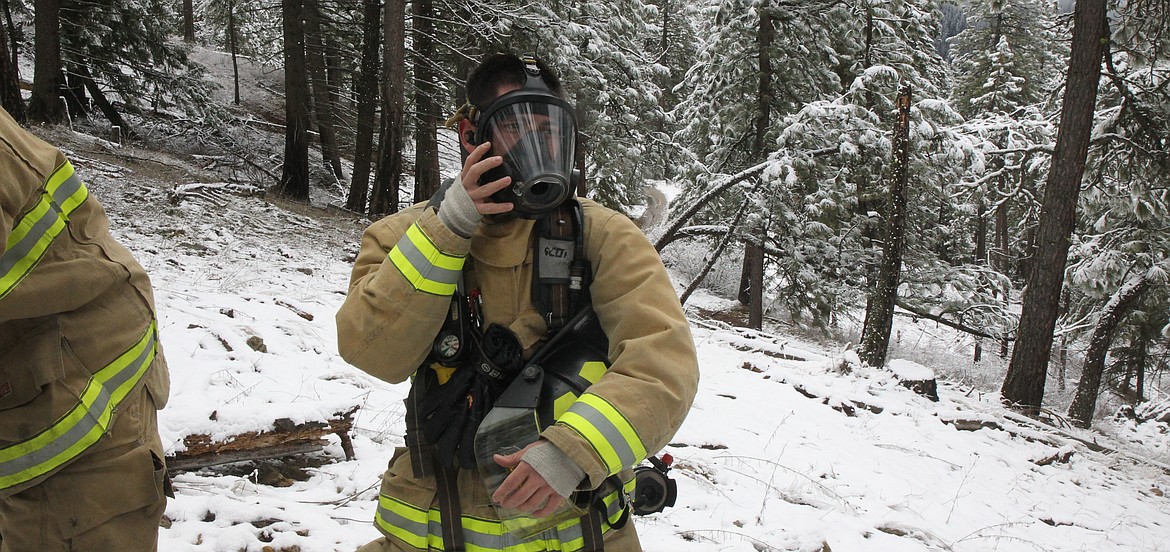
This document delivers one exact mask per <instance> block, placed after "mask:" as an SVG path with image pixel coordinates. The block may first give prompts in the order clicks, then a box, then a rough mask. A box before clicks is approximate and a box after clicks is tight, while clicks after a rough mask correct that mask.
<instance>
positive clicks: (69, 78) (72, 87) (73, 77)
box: [63, 63, 89, 121]
mask: <svg viewBox="0 0 1170 552" xmlns="http://www.w3.org/2000/svg"><path fill="white" fill-rule="evenodd" d="M81 67H82V65H81V64H76V63H70V64H69V70H68V71H66V72H65V88H64V94H63V96H64V97H65V109H66V110H67V111H68V112H69V119H70V120H72V121H78V120H80V119H84V118H86V117H88V116H89V97H88V96H86V94H85V89H86V86H85V79H84V78H82V76H81Z"/></svg>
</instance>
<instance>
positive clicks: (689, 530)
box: [57, 136, 1170, 552]
mask: <svg viewBox="0 0 1170 552" xmlns="http://www.w3.org/2000/svg"><path fill="white" fill-rule="evenodd" d="M57 138H61V139H69V140H73V139H74V138H76V137H75V136H74V137H71V136H57ZM70 148H72V149H70V154H71V155H72V157H73V160H74V164H75V165H76V166H77V168H78V171H79V174H81V175H83V177H84V178H86V180H87V181H88V184H89V186H90V188H91V190H92V191H93V193H94V194H95V196H97V197H98V198H99V199H100V200H101V201H103V202H104V203H105V205H106V207H107V210H108V211H109V213H110V215H111V218H112V219H113V221H114V227H115V229H114V232H115V234H116V235H117V236H118V237H119V238H120V239H121V240H122V241H123V242H124V243H125V244H126V245H127V246H128V247H129V248H130V249H131V250H132V251H133V252H134V253H135V254H136V255H137V257H138V259H139V260H140V262H142V264H143V265H144V266H145V267H146V268H147V270H148V272H149V273H150V274H151V277H152V279H153V282H154V285H155V289H156V298H157V302H158V314H159V319H160V329H161V339H162V343H163V346H164V348H165V349H164V350H165V354H166V355H167V358H168V361H169V363H170V367H171V374H172V380H173V391H172V398H171V402H170V404H169V405H168V407H167V408H166V409H165V410H164V411H162V413H161V415H160V423H161V426H162V427H161V432H162V435H163V440H164V443H166V444H167V446H168V447H171V450H178V449H177V448H176V447H181V446H182V445H181V441H182V438H183V437H184V436H185V435H188V434H193V433H207V434H211V435H213V436H215V437H220V438H222V437H226V436H228V435H231V434H234V433H239V432H242V431H257V430H264V429H269V428H270V427H271V423H272V420H273V419H275V418H282V417H287V418H291V419H293V420H294V421H300V420H307V419H313V418H320V417H323V416H324V417H327V416H328V415H330V414H331V413H333V412H337V411H340V410H344V409H347V408H349V407H351V406H359V407H360V409H359V410H358V412H357V417H356V428H355V430H354V432H353V440H354V446H355V451H356V459H355V460H352V461H345V460H344V455H343V454H342V451H341V447H340V445H339V444H338V443H333V445H331V446H330V447H329V449H328V451H327V452H328V454H329V458H328V460H329V462H328V463H326V464H324V465H322V466H320V467H317V468H309V469H308V473H309V475H310V477H309V478H308V479H307V480H305V481H293V482H291V483H292V484H291V485H289V486H286V487H276V486H270V485H266V484H261V483H258V482H257V480H258V478H259V475H258V474H242V475H240V474H236V475H226V474H223V473H216V472H211V471H208V472H203V473H197V474H192V473H186V474H181V475H178V476H177V477H176V479H175V487H176V491H177V493H178V494H177V497H176V498H175V499H174V500H172V501H171V502H170V504H169V506H168V509H167V514H166V515H167V518H168V520H169V526H168V527H166V528H164V529H162V530H161V532H160V546H159V549H160V550H162V551H164V552H169V551H224V552H235V551H244V550H247V551H261V550H269V549H271V550H274V551H279V550H286V551H292V550H299V551H301V552H309V551H334V550H337V551H349V550H353V549H354V548H356V547H357V546H359V545H360V544H363V543H365V542H367V541H368V540H370V539H372V538H374V537H375V536H376V535H377V533H376V531H375V530H374V529H373V527H372V525H371V524H370V520H371V519H372V516H373V512H374V508H375V500H376V497H377V486H378V478H379V476H380V474H381V472H382V470H383V469H384V468H385V464H386V461H387V460H388V459H389V458H390V455H391V454H392V452H393V449H394V447H395V446H398V445H400V444H401V443H402V431H403V424H402V414H403V410H402V403H401V401H402V398H403V396H404V395H405V393H406V391H407V389H406V387H405V386H404V385H389V384H385V383H382V382H380V381H378V380H376V379H374V378H371V377H369V376H367V375H365V374H363V373H362V372H360V371H358V370H356V369H353V368H351V367H349V366H348V365H346V363H345V362H344V361H342V360H341V359H340V358H339V357H338V355H337V353H336V342H335V327H334V320H333V315H334V313H335V312H336V310H337V308H338V306H339V305H340V304H341V302H342V300H343V298H344V292H345V289H346V285H347V281H348V274H349V267H350V262H351V260H352V256H353V254H354V253H355V252H356V247H357V242H358V238H359V237H360V233H361V230H362V228H363V227H364V225H365V222H363V221H361V220H357V219H355V218H353V217H350V216H348V215H342V214H336V213H332V212H330V211H327V210H324V209H318V208H315V207H314V208H309V207H305V206H303V205H300V206H297V205H287V204H283V203H278V202H271V201H268V200H265V199H264V198H261V197H249V196H246V195H241V194H238V193H233V192H228V191H207V189H206V187H204V188H200V187H198V186H192V185H193V184H198V183H200V182H206V181H205V180H201V178H204V177H205V176H206V175H204V174H203V173H200V172H199V171H198V170H192V171H188V172H184V171H180V170H172V169H174V167H171V168H166V167H164V168H162V169H159V168H157V167H156V168H155V169H152V170H146V169H144V168H141V167H140V168H136V169H127V168H122V167H120V166H119V165H118V163H117V160H118V158H119V157H122V158H125V157H128V156H129V153H128V152H127V151H126V150H122V149H119V148H112V147H110V146H108V145H105V144H102V143H100V142H94V141H92V140H85V139H80V138H77V139H76V143H73V144H71V145H70ZM130 153H133V155H139V156H141V155H145V154H143V153H142V152H130ZM164 161H165V162H166V163H172V164H173V160H164ZM156 164H157V163H156ZM212 189H214V188H212ZM200 190H202V191H200ZM178 192H182V193H178ZM692 301H693V302H694V303H695V304H696V305H697V306H701V307H703V308H704V309H708V310H710V309H719V308H721V307H723V306H725V305H723V304H722V303H721V302H720V301H719V300H718V299H715V298H711V297H709V296H708V297H696V298H694V299H693V300H692ZM696 312H697V311H696ZM695 316H696V318H695V319H694V321H693V325H692V329H693V332H694V336H695V340H696V342H697V344H698V349H699V355H700V361H701V366H702V382H701V387H700V390H699V394H698V396H697V398H696V400H695V404H694V409H693V410H692V412H691V414H690V417H689V418H688V419H687V421H686V423H685V425H684V426H683V428H682V430H681V431H680V432H679V434H678V435H677V436H676V437H675V438H674V439H673V440H672V443H671V445H670V446H669V447H668V448H667V451H668V452H670V453H671V454H672V455H673V456H674V457H675V459H676V463H675V468H674V470H673V471H672V474H673V475H674V476H675V477H676V479H677V480H678V483H679V499H678V504H677V505H676V506H675V507H674V508H672V509H669V510H667V511H666V512H663V513H661V514H657V515H653V516H648V517H644V518H637V519H636V520H635V521H636V523H637V524H638V527H639V531H640V534H641V536H642V541H643V546H644V547H645V549H646V550H648V551H654V552H670V551H706V550H726V551H736V550H742V551H774V550H786V551H787V550H792V551H808V552H812V551H829V550H832V551H837V552H841V551H847V552H853V551H856V552H879V551H880V552H888V551H895V552H899V551H906V552H915V551H928V550H950V551H964V552H973V551H984V550H998V551H1021V552H1030V551H1073V550H1087V551H1134V552H1137V551H1143V552H1145V551H1157V550H1170V503H1168V502H1167V499H1166V498H1165V497H1163V496H1162V494H1163V490H1165V489H1170V476H1168V474H1167V472H1166V471H1165V470H1164V469H1163V467H1162V465H1161V464H1159V463H1158V462H1157V459H1158V455H1162V459H1163V460H1164V455H1165V452H1164V451H1165V450H1166V440H1167V439H1166V437H1165V435H1163V434H1159V433H1158V432H1156V431H1155V432H1152V433H1149V434H1146V435H1144V436H1143V437H1144V438H1146V439H1147V440H1149V441H1148V442H1147V443H1146V444H1145V445H1144V446H1145V447H1146V448H1145V449H1140V448H1139V449H1133V448H1129V449H1128V450H1130V452H1129V453H1128V454H1119V453H1113V454H1110V453H1103V452H1093V451H1091V450H1089V447H1087V446H1085V445H1084V444H1082V443H1080V442H1078V441H1076V440H1073V439H1070V438H1068V437H1067V436H1064V435H1060V434H1057V433H1055V432H1052V431H1048V430H1045V429H1042V428H1040V427H1037V426H1032V425H1028V424H1026V423H1024V422H1022V421H1019V420H1017V419H1016V418H1015V417H1013V416H1011V415H1010V414H1009V413H1008V412H1006V411H1004V410H1003V409H1001V408H1000V407H999V406H998V405H997V404H996V403H995V402H993V401H992V400H990V397H993V396H994V393H987V392H980V390H974V389H970V388H966V387H963V388H960V387H958V386H956V385H951V384H947V383H946V382H942V383H941V384H940V389H939V394H940V396H941V400H939V401H938V402H931V401H930V400H928V399H926V398H924V397H921V396H919V395H916V394H914V393H912V392H910V391H909V390H907V389H905V388H903V387H901V386H900V385H899V384H898V382H897V381H896V380H895V379H894V378H893V376H892V375H891V373H890V372H887V371H880V370H872V369H869V368H864V367H859V366H856V365H855V364H853V363H851V362H850V360H853V359H854V358H855V357H853V356H852V354H851V353H849V352H848V351H847V350H846V349H845V347H844V346H839V347H838V346H834V348H833V349H832V350H826V349H824V348H823V347H822V346H821V345H818V344H815V343H810V342H802V341H801V340H800V339H797V338H794V337H786V336H780V335H770V334H763V333H754V332H744V331H739V330H736V329H734V328H730V327H727V326H725V325H723V324H721V323H718V322H713V321H709V320H701V319H699V318H698V315H697V314H695ZM254 337H255V338H260V339H262V340H263V343H264V345H265V348H266V352H259V351H256V350H254V349H253V347H252V346H249V345H248V341H249V339H250V338H254ZM253 343H256V341H255V340H254V339H253ZM926 368H929V367H926ZM983 391H988V390H983ZM213 413H214V415H213ZM213 418H214V419H213ZM956 425H963V426H965V427H969V428H971V427H979V426H980V425H983V426H986V427H984V428H983V429H977V430H969V429H968V430H962V429H958V428H957V427H956ZM1163 429H1164V428H1163ZM1079 435H1080V436H1081V437H1082V438H1084V439H1087V440H1092V439H1098V440H1100V439H1102V437H1101V436H1100V435H1095V434H1092V433H1088V432H1083V433H1080V434H1079ZM1103 443H1104V442H1103ZM1127 446H1130V447H1132V446H1135V445H1132V444H1128V445H1127ZM1143 456H1145V457H1149V459H1148V460H1143V459H1142V457H1143ZM1054 457H1055V458H1057V460H1055V461H1050V460H1051V459H1052V458H1054ZM1061 459H1064V461H1061ZM1042 464H1043V465H1042Z"/></svg>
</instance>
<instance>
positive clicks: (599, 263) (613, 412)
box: [542, 200, 699, 488]
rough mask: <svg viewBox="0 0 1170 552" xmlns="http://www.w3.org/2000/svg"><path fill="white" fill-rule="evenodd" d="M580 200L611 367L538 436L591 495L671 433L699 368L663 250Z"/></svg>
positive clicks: (662, 443) (593, 292) (621, 220)
mask: <svg viewBox="0 0 1170 552" xmlns="http://www.w3.org/2000/svg"><path fill="white" fill-rule="evenodd" d="M581 203H582V206H583V210H584V215H585V220H586V223H585V227H586V230H585V247H586V255H587V257H588V258H589V259H590V261H591V262H592V264H593V282H592V284H591V286H590V293H591V295H592V300H593V308H594V310H595V311H596V312H597V315H598V318H599V320H600V321H601V325H602V328H604V330H605V333H606V335H607V336H608V338H609V359H610V362H611V366H610V368H609V371H608V372H607V373H606V374H605V375H604V376H602V378H601V379H600V380H599V381H598V382H597V383H595V384H594V385H592V386H591V387H590V388H589V389H588V390H587V392H586V393H585V394H584V395H582V396H581V397H580V398H578V400H577V402H576V403H575V404H574V405H573V406H572V407H570V408H569V413H567V414H566V415H564V416H562V417H561V418H560V419H559V420H558V422H557V423H556V425H554V426H552V427H550V428H548V429H546V430H545V431H544V433H543V434H542V437H544V438H545V439H547V440H549V441H551V442H552V443H553V444H555V445H556V446H557V447H558V448H560V449H561V450H562V451H564V452H565V453H566V454H568V456H569V457H570V458H572V459H573V461H574V462H576V463H577V464H578V465H579V466H581V467H582V469H583V470H584V471H585V473H586V475H587V477H588V481H587V482H585V483H584V486H585V487H586V488H596V487H597V486H598V485H600V484H601V482H602V480H603V479H604V478H605V477H606V476H608V475H612V474H616V473H619V472H621V471H623V470H625V469H628V468H630V467H632V466H633V465H635V464H637V463H638V462H641V461H642V460H643V459H645V458H646V457H647V456H649V455H651V454H653V453H654V452H656V451H658V450H660V449H661V448H662V447H663V446H665V445H666V443H667V442H668V441H669V439H670V438H671V437H673V436H674V434H675V432H676V431H678V428H679V427H680V426H681V425H682V422H683V420H684V418H685V417H686V415H687V412H688V411H689V410H690V407H691V403H692V401H693V399H694V396H695V392H696V390H697V387H698V381H699V367H698V360H697V358H696V354H695V345H694V341H693V339H692V337H691V333H690V327H689V326H688V324H687V320H686V317H685V315H684V314H683V310H682V306H681V305H680V304H679V301H678V297H677V295H676V293H675V291H674V287H673V285H672V284H671V282H670V279H669V277H668V276H667V274H666V269H665V267H664V266H663V265H662V261H661V259H660V258H659V256H658V252H657V251H656V250H655V249H654V247H653V246H652V245H650V243H649V241H648V240H647V239H646V237H645V235H644V234H643V233H642V231H641V230H639V229H638V228H637V227H636V226H635V225H634V223H633V222H632V221H630V219H628V218H626V217H625V216H623V215H620V214H618V213H616V212H614V211H611V210H609V209H606V208H604V207H602V206H600V205H598V204H597V203H594V202H592V201H589V200H581ZM607 441H608V444H607V443H606V442H607ZM614 441H617V442H614Z"/></svg>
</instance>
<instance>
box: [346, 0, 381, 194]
mask: <svg viewBox="0 0 1170 552" xmlns="http://www.w3.org/2000/svg"><path fill="white" fill-rule="evenodd" d="M362 6H363V12H364V13H363V21H362V66H361V73H360V76H359V78H358V84H357V92H358V94H357V96H358V105H357V136H355V137H354V153H353V175H352V178H351V179H350V181H349V196H348V197H347V198H346V199H345V208H346V209H348V210H350V211H353V212H355V213H362V212H365V210H366V200H367V199H368V198H369V189H370V157H371V154H372V152H373V149H374V148H373V142H374V112H375V111H376V107H377V102H378V97H379V96H378V46H379V45H380V44H381V40H380V34H379V33H378V31H379V29H380V28H381V25H380V23H381V17H380V16H381V15H382V8H381V2H380V1H379V0H364V2H363V3H362Z"/></svg>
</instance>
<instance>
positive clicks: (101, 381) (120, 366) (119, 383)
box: [0, 321, 157, 489]
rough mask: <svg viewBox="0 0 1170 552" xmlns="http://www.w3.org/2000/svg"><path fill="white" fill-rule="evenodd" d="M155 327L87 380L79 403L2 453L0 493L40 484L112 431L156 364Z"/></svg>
mask: <svg viewBox="0 0 1170 552" xmlns="http://www.w3.org/2000/svg"><path fill="white" fill-rule="evenodd" d="M156 331H157V324H156V323H155V322H154V321H151V323H150V327H148V328H147V329H146V333H145V334H144V335H143V336H142V338H141V339H139V340H138V343H135V344H134V345H133V346H132V347H130V348H129V349H127V350H126V352H124V353H122V354H121V355H120V356H118V358H117V359H115V360H114V361H113V362H111V363H110V364H108V365H106V367H105V368H102V369H101V370H99V371H98V372H97V373H96V374H94V375H93V376H91V377H90V378H89V382H88V383H87V384H86V386H85V390H84V391H83V392H82V393H81V400H80V401H78V403H77V404H75V405H74V406H73V408H71V409H70V410H69V412H67V413H65V415H64V416H61V418H60V419H58V420H57V421H56V422H54V423H53V425H51V426H49V427H48V428H46V429H44V430H43V431H41V432H40V433H38V434H36V435H35V436H33V437H32V438H30V439H26V440H24V441H18V442H16V443H13V444H11V445H8V446H6V447H4V448H0V489H3V488H8V487H12V486H15V485H19V484H21V483H25V482H28V481H31V480H33V479H36V478H37V477H40V476H42V475H44V474H46V473H49V472H50V471H53V470H54V469H56V468H57V467H59V466H61V465H63V464H65V463H66V462H68V461H70V460H72V459H74V458H76V457H77V456H78V455H80V454H81V453H82V452H84V451H85V449H86V448H89V446H90V445H92V444H94V443H96V442H97V440H98V439H100V438H101V436H102V435H104V434H105V433H106V430H108V429H109V428H110V419H111V418H112V417H113V413H114V410H115V409H116V408H117V407H118V404H120V403H121V402H122V400H123V399H125V398H126V395H128V394H129V393H130V391H131V390H132V389H134V386H135V385H137V384H138V382H139V381H141V380H142V376H143V375H144V374H146V370H147V369H148V368H149V367H150V363H151V361H152V360H154V356H155V352H156V351H157V347H156V339H157V335H156Z"/></svg>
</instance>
